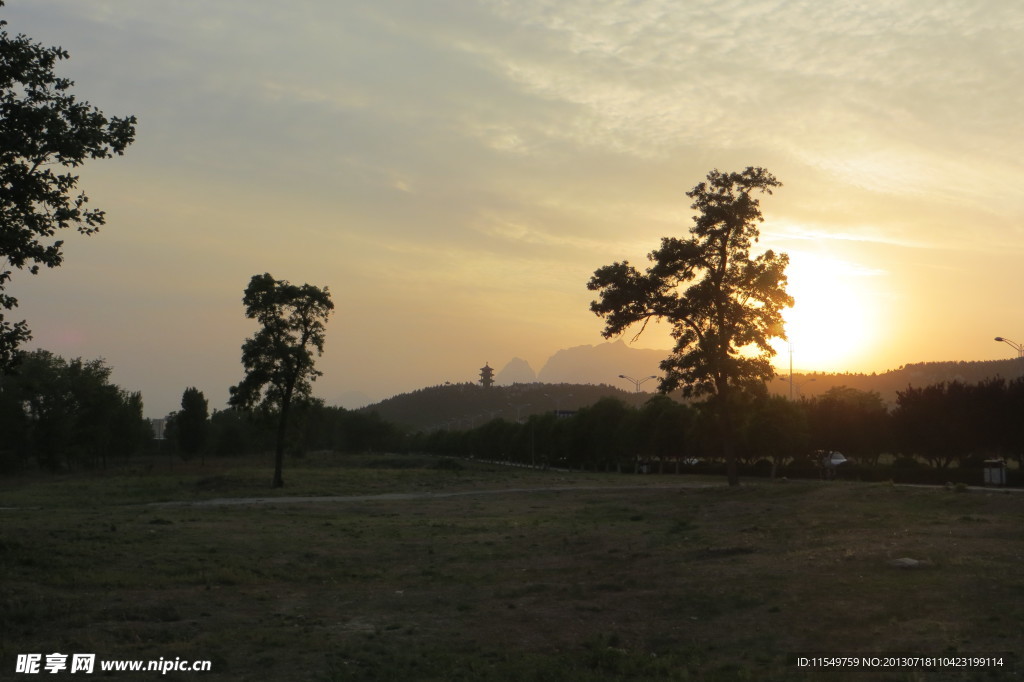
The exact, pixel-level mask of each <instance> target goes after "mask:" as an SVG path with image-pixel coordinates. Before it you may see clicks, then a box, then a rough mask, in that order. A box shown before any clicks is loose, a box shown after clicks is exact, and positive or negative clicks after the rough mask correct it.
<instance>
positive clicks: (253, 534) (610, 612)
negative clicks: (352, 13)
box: [0, 455, 1024, 681]
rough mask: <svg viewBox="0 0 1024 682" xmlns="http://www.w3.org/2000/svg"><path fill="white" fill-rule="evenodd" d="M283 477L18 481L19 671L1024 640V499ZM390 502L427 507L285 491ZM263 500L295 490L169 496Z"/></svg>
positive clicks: (1, 633)
mask: <svg viewBox="0 0 1024 682" xmlns="http://www.w3.org/2000/svg"><path fill="white" fill-rule="evenodd" d="M268 457H269V456H268ZM267 463H268V462H267V461H264V460H260V461H242V460H239V459H235V460H211V461H208V463H207V465H206V466H205V467H201V466H199V465H198V464H197V463H195V462H184V463H183V462H180V461H177V460H173V459H171V460H164V463H161V462H149V463H148V468H147V467H146V466H140V467H138V468H137V470H135V471H131V470H122V471H120V472H119V473H108V474H102V475H101V474H95V475H79V476H75V477H70V476H39V477H31V478H21V479H15V480H11V479H7V480H5V481H4V482H3V484H2V487H0V507H3V509H2V510H0V514H2V518H3V525H2V530H0V571H2V574H3V576H4V580H3V582H2V586H0V664H2V665H3V666H4V670H5V672H6V673H8V674H9V673H10V671H11V670H12V669H13V661H14V657H15V655H16V654H18V653H25V652H33V651H38V652H44V653H49V652H52V651H62V652H66V653H70V652H95V653H97V654H98V655H99V656H100V657H101V658H106V659H112V658H132V659H158V658H160V657H163V658H165V659H168V658H170V659H173V658H174V657H176V656H180V657H181V658H183V659H185V658H187V659H209V660H212V661H213V668H214V669H213V672H212V673H204V674H203V675H202V676H203V678H204V679H210V680H246V679H250V680H257V679H260V680H263V679H276V680H322V681H330V680H346V681H347V680H408V679H416V680H523V679H531V680H532V679H537V680H568V679H572V680H627V679H635V680H651V679H663V680H755V679H756V680H789V679H797V680H801V679H806V680H813V679H823V675H822V671H820V670H818V671H804V672H801V671H799V670H798V669H797V668H796V666H795V665H794V664H793V663H792V662H791V661H789V660H788V658H787V657H788V656H789V655H791V654H794V653H797V652H816V653H819V654H820V653H828V652H832V653H840V652H842V653H855V652H859V653H877V652H907V653H917V654H929V655H931V654H941V653H948V654H953V653H960V654H965V653H981V652H985V653H993V652H1019V651H1021V650H1022V647H1024V635H1022V631H1021V629H1020V627H1019V624H1020V622H1021V620H1022V619H1024V598H1022V597H1024V577H1022V575H1021V573H1020V571H1019V561H1020V556H1021V554H1022V553H1024V536H1022V535H1021V533H1020V528H1021V524H1022V523H1024V497H1021V496H1020V495H1019V494H1015V493H1007V492H980V491H977V490H968V491H966V492H960V493H958V492H956V491H955V490H954V489H950V490H946V489H942V488H935V489H917V488H901V487H894V486H891V485H888V484H857V483H843V482H832V483H827V484H826V483H817V482H813V483H811V482H806V483H801V482H788V483H787V482H778V483H764V484H760V485H746V486H741V487H739V488H729V487H726V486H723V485H720V484H718V483H717V481H718V480H720V479H715V481H716V483H715V484H709V482H708V481H709V479H691V478H690V477H674V478H672V479H666V478H664V477H654V476H633V477H623V476H609V475H603V474H594V473H591V474H581V473H558V472H551V471H549V472H542V471H535V470H529V469H506V468H502V467H497V466H488V465H484V464H480V463H472V462H467V461H463V460H444V459H439V458H434V457H425V456H423V457H406V456H400V455H381V456H360V457H338V456H332V457H329V456H326V455H324V456H316V457H307V458H303V459H298V460H295V461H294V462H292V463H290V464H289V470H290V471H291V472H292V474H291V476H290V481H289V485H290V488H289V489H288V490H287V491H286V492H285V491H281V490H268V489H267V488H266V481H265V476H266V467H267ZM669 481H671V482H672V483H673V484H676V485H681V484H689V483H692V484H700V485H705V486H707V487H694V488H673V487H666V485H665V484H666V483H667V482H669ZM624 485H631V486H636V487H635V488H631V489H623V488H622V486H624ZM569 487H576V488H578V489H577V490H565V488H569ZM534 488H537V489H541V488H550V489H549V490H538V491H534V492H531V491H530V489H534ZM513 489H514V490H517V492H511V491H512V490H513ZM495 490H506V491H510V492H505V493H493V492H491V493H487V492H486V491H495ZM471 491H480V494H464V495H453V496H445V495H443V494H442V493H445V492H471ZM383 493H406V494H409V495H411V497H409V498H407V499H403V498H399V497H396V496H394V495H392V496H390V497H387V498H383V499H371V500H335V501H321V502H314V503H296V502H291V503H286V500H285V499H283V498H284V497H285V496H286V495H373V494H383ZM250 497H266V498H273V497H281V498H282V499H280V500H279V501H274V500H273V499H270V500H269V501H267V502H263V503H258V504H257V503H250V504H235V505H220V504H205V505H204V504H173V505H151V504H148V503H149V502H150V501H173V500H182V501H202V500H215V499H218V498H250ZM904 557H907V558H912V559H915V560H918V561H920V562H921V563H920V564H918V566H917V567H914V568H898V567H895V566H894V565H892V564H891V562H892V561H893V560H895V559H900V558H904ZM1009 662H1012V661H1011V660H1010V659H1008V663H1009ZM1007 676H1008V673H1007V670H1006V669H1005V668H1004V669H1003V670H1000V671H998V673H997V674H995V675H992V674H991V673H988V672H978V671H974V672H973V674H972V673H966V674H965V673H963V671H958V672H954V671H916V672H911V671H902V672H899V671H893V672H891V673H890V674H888V675H887V676H872V675H870V674H868V675H865V673H863V671H858V672H855V673H852V674H849V675H845V676H844V675H831V674H830V675H828V676H827V677H825V678H826V679H851V680H863V679H892V680H924V679H928V680H933V679H1001V678H1005V677H1007ZM167 678H168V679H176V678H174V677H173V675H169V676H167ZM26 679H27V678H26ZM179 679H185V678H184V677H180V678H179Z"/></svg>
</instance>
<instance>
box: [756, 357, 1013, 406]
mask: <svg viewBox="0 0 1024 682" xmlns="http://www.w3.org/2000/svg"><path fill="white" fill-rule="evenodd" d="M1021 376H1024V358H1013V359H1009V360H987V361H962V362H918V363H912V364H909V365H903V366H902V367H900V368H898V369H894V370H890V371H888V372H884V373H882V374H875V373H872V374H852V373H848V372H844V373H828V372H811V373H801V372H794V373H793V397H794V398H797V399H799V398H801V397H803V398H813V397H815V396H819V395H821V394H823V393H825V392H826V391H828V390H829V389H830V388H833V387H835V386H848V387H849V388H855V389H857V390H860V391H873V392H875V393H878V394H879V395H881V396H882V400H884V401H885V402H886V404H888V405H890V406H893V405H895V404H896V393H897V391H904V390H906V389H907V387H908V386H914V387H917V388H920V387H923V386H930V385H932V384H939V383H950V382H953V381H959V382H961V383H965V384H977V383H980V382H983V381H985V380H988V379H996V378H1002V379H1006V380H1007V381H1010V380H1013V379H1017V378H1018V377H1021ZM768 389H769V391H770V392H771V393H774V394H778V395H789V391H790V385H789V377H788V375H780V376H779V377H776V379H775V380H774V381H771V382H769V384H768Z"/></svg>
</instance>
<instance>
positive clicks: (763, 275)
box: [587, 167, 793, 484]
mask: <svg viewBox="0 0 1024 682" xmlns="http://www.w3.org/2000/svg"><path fill="white" fill-rule="evenodd" d="M780 185H781V183H780V182H779V181H778V180H776V179H775V177H774V176H772V175H771V174H770V173H769V172H768V171H767V170H765V169H763V168H754V167H749V168H747V169H746V170H744V171H743V172H742V173H721V172H719V171H717V170H714V171H711V172H710V173H708V176H707V180H706V181H705V182H701V183H699V184H698V185H697V186H696V187H694V188H693V190H691V191H690V192H687V196H688V197H690V198H691V199H693V202H694V203H693V204H692V205H691V208H693V209H695V210H697V211H698V212H699V215H697V216H695V217H694V226H693V227H692V228H691V230H690V233H691V235H692V236H691V237H690V238H689V239H678V238H674V237H665V238H663V239H662V241H661V248H659V249H657V250H655V251H653V252H652V253H651V254H650V255H649V256H648V259H649V260H650V261H651V263H652V265H651V266H650V267H649V268H648V269H647V271H646V272H645V273H641V272H640V271H638V270H637V269H636V268H634V267H633V266H632V265H630V264H629V262H628V261H623V262H620V263H613V264H612V265H607V266H604V267H602V268H599V269H598V270H597V271H596V272H595V273H594V275H593V277H592V278H591V279H590V281H589V282H588V284H587V288H588V289H590V290H591V291H597V292H599V299H598V300H595V301H593V302H592V303H591V306H590V309H591V310H592V311H593V312H594V313H595V314H596V315H598V316H600V317H603V318H604V319H605V328H604V330H603V332H602V333H603V335H604V336H605V337H606V338H609V337H612V336H617V335H619V334H622V333H623V332H624V331H625V330H626V329H628V328H630V327H632V326H634V325H636V324H639V325H641V328H640V331H639V332H638V333H637V336H639V335H640V334H641V333H643V330H644V328H645V327H646V325H647V324H648V323H649V322H650V321H651V320H663V321H666V322H668V323H669V324H670V325H671V329H672V336H673V337H674V338H675V347H674V348H673V351H672V354H671V355H670V356H669V357H668V358H666V359H665V360H664V361H663V362H662V363H661V368H662V370H664V372H665V376H664V377H663V378H662V379H661V383H660V389H661V390H662V391H671V390H675V389H677V388H682V390H683V394H684V395H686V396H700V395H713V396H715V398H716V399H717V401H718V402H719V403H720V408H719V412H718V413H719V415H720V418H721V419H722V422H723V423H722V433H723V436H724V437H723V452H724V453H725V456H726V459H727V460H728V461H729V463H730V473H729V479H730V483H731V484H735V483H737V482H738V480H737V479H736V475H735V459H734V453H733V450H732V443H731V440H730V438H731V433H732V431H733V426H734V425H733V424H732V423H731V418H732V416H733V411H734V407H733V406H732V405H731V403H730V401H731V400H733V398H732V394H733V393H734V391H735V390H737V389H739V390H742V389H746V388H752V387H760V386H763V382H764V381H766V380H768V379H771V378H772V377H773V376H774V374H775V372H774V370H773V369H772V366H771V363H770V358H771V356H772V355H774V350H773V349H772V348H771V346H770V345H769V339H771V338H772V337H781V338H785V335H784V332H783V329H782V310H783V309H784V308H786V307H788V306H791V305H792V304H793V299H792V297H790V296H789V295H788V294H787V293H786V290H785V285H786V275H785V269H786V266H787V264H788V263H789V258H788V256H786V255H785V254H776V253H775V252H773V251H771V250H768V251H765V252H764V253H763V254H761V255H760V256H757V257H755V258H751V255H750V250H751V248H752V246H753V244H754V243H755V242H757V240H758V238H759V235H760V231H759V229H758V223H760V222H762V221H763V220H764V219H763V217H762V216H761V210H760V202H759V200H758V199H757V198H756V197H754V196H753V194H754V193H755V192H762V193H767V194H771V193H772V189H773V188H775V187H779V186H780Z"/></svg>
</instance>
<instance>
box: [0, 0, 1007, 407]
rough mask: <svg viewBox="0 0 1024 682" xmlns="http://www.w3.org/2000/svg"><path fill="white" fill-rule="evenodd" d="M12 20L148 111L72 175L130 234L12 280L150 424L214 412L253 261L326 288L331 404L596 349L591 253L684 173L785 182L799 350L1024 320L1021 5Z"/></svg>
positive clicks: (776, 217)
mask: <svg viewBox="0 0 1024 682" xmlns="http://www.w3.org/2000/svg"><path fill="white" fill-rule="evenodd" d="M0 15H2V16H3V17H4V18H6V19H7V20H8V21H9V25H8V27H7V29H8V31H9V32H11V33H19V32H24V33H26V34H28V35H29V36H31V37H32V38H33V39H35V40H37V41H39V42H42V43H43V44H46V45H60V46H62V47H64V48H65V49H66V50H68V51H69V52H70V53H71V59H70V61H66V62H64V63H63V64H62V65H61V73H62V74H64V75H67V76H69V77H71V78H73V79H74V80H76V81H77V86H76V90H75V92H76V94H77V95H78V96H79V97H80V98H82V99H86V100H89V101H90V102H92V103H93V104H95V105H97V106H99V107H100V108H101V109H103V111H104V112H105V113H107V114H108V115H127V114H135V115H136V116H137V117H138V118H139V125H138V133H137V141H136V143H135V144H134V145H133V146H132V147H131V148H129V150H128V153H127V154H126V155H125V156H124V157H122V158H118V159H114V160H108V161H101V162H94V163H92V164H91V165H89V166H86V167H85V168H84V169H83V172H82V182H81V187H82V188H83V189H84V190H85V191H86V192H87V193H88V194H89V196H90V198H91V200H92V203H93V204H94V205H95V206H97V207H100V208H103V209H105V210H106V211H107V226H106V227H105V228H104V229H103V230H102V231H101V232H100V233H99V234H98V235H96V236H94V237H90V238H85V237H80V236H77V235H74V234H68V235H67V243H66V261H65V264H64V265H63V266H62V267H61V268H59V269H57V270H52V271H46V272H43V273H41V274H40V275H38V276H36V277H31V276H29V275H27V274H19V275H16V278H15V282H14V285H13V286H12V290H13V293H15V294H16V295H17V296H19V297H20V299H21V308H20V310H19V312H20V313H21V315H22V316H24V317H25V318H27V319H28V321H29V323H30V326H31V327H32V329H33V330H34V332H35V339H34V341H33V344H32V345H33V346H41V347H44V348H46V349H48V350H52V351H54V352H56V353H59V354H62V355H64V356H67V357H74V356H82V357H86V358H95V357H104V358H106V359H107V361H108V362H109V363H110V365H111V366H113V368H114V374H113V380H114V381H115V382H116V383H118V384H120V385H121V386H123V387H124V388H127V389H130V390H141V391H142V392H143V397H144V400H145V403H146V412H147V415H148V416H161V415H163V414H165V413H166V412H168V411H169V410H172V409H176V408H177V406H178V403H179V401H180V398H181V393H182V391H183V390H184V389H185V388H186V387H187V386H193V385H194V386H197V387H199V388H200V389H201V390H202V391H204V393H205V394H206V395H207V397H208V398H209V399H210V403H211V407H216V408H221V407H223V405H224V402H225V401H226V399H227V389H228V386H230V385H231V384H234V383H237V382H238V381H239V380H240V379H241V372H242V370H241V363H240V346H241V344H242V342H243V341H244V339H245V338H246V336H248V335H250V334H251V333H252V332H253V331H254V329H255V328H254V326H253V323H251V322H250V321H248V320H246V319H245V318H244V314H243V307H242V303H241V297H242V291H243V289H244V288H245V286H246V284H247V283H248V281H249V278H250V277H251V276H252V275H253V274H257V273H263V272H270V273H271V274H272V275H274V276H275V277H277V278H279V279H288V280H290V281H292V282H294V283H303V282H309V283H311V284H316V285H320V286H323V285H327V286H329V287H330V289H331V292H332V294H333V297H334V301H335V305H336V313H335V316H334V317H333V318H332V321H331V323H330V326H329V330H328V338H327V349H326V353H325V355H324V356H323V358H322V359H321V361H320V365H319V366H320V368H321V369H322V370H323V371H324V373H325V375H324V377H322V378H321V379H320V381H318V382H317V387H316V392H317V394H318V395H320V396H321V397H323V398H324V399H326V400H327V401H328V402H329V403H332V402H336V401H338V400H340V399H341V398H342V396H343V395H344V394H345V393H346V392H348V391H361V392H363V393H366V394H367V395H368V396H370V397H371V398H374V399H379V398H382V397H386V396H388V395H391V394H394V393H396V392H401V391H405V390H410V389H414V388H419V387H422V386H426V385H432V384H438V383H443V382H445V381H453V382H454V381H467V380H475V379H476V375H477V369H478V368H479V367H481V366H482V365H483V364H484V362H489V363H490V364H491V366H493V367H496V368H498V369H500V368H501V367H502V366H503V365H504V364H505V363H506V362H507V361H508V360H509V359H511V358H512V357H514V356H520V357H523V358H525V359H527V360H528V361H529V362H530V363H531V364H532V365H533V367H534V369H539V368H540V365H542V364H543V362H544V360H545V359H546V358H547V357H548V356H549V355H551V354H552V353H554V352H555V351H556V350H558V349H560V348H565V347H570V346H576V345H581V344H593V343H600V342H601V338H600V334H599V333H600V330H601V326H602V325H601V321H600V320H599V319H598V318H596V317H595V316H594V315H593V314H592V313H590V311H589V310H588V304H589V302H590V300H591V299H592V298H593V295H592V294H591V293H590V292H588V291H587V290H586V282H587V280H588V279H589V277H590V275H591V274H592V273H593V271H594V270H595V269H596V268H598V267H600V266H602V265H606V264H608V263H611V262H613V261H616V260H622V259H629V260H630V261H631V262H634V263H636V264H638V265H643V264H644V263H645V259H644V257H645V255H646V254H647V253H648V252H649V251H651V250H652V249H653V248H655V247H656V246H657V245H658V240H659V239H660V238H661V237H662V236H665V235H678V236H685V235H686V234H687V231H688V229H689V227H690V224H691V215H692V211H691V210H690V208H689V200H688V199H687V197H686V196H685V192H686V191H687V190H689V189H690V188H691V187H693V185H695V184H696V183H697V182H699V181H701V180H702V179H703V177H704V175H705V174H706V173H707V172H708V171H709V170H710V169H712V168H719V169H721V170H724V171H732V170H742V169H743V168H744V167H746V166H748V165H760V166H764V167H766V168H768V169H769V170H770V171H772V172H773V173H774V174H775V175H776V176H777V177H778V178H779V179H780V180H781V181H782V182H783V183H784V187H782V188H781V189H779V190H778V191H777V192H776V194H775V195H774V196H772V197H767V198H765V199H764V200H763V201H762V209H763V211H764V214H765V218H766V222H765V224H764V226H763V232H762V237H763V238H762V241H761V244H762V246H764V247H771V248H776V249H779V250H782V251H785V252H787V253H789V254H790V256H791V259H792V267H791V270H790V279H791V286H790V291H791V293H792V294H793V295H794V296H795V297H796V299H797V305H796V308H795V309H794V310H793V311H791V313H790V315H789V317H790V319H791V325H790V336H791V340H792V342H793V351H794V353H793V355H794V364H795V366H796V367H797V369H807V370H815V369H816V370H854V371H879V372H881V371H885V370H887V369H892V368H895V367H898V366H900V365H902V364H904V363H908V362H918V361H925V360H986V359H995V358H1003V357H1008V356H1012V355H1013V354H1014V352H1013V350H1012V349H1011V348H1009V347H1008V346H1006V345H1003V344H999V343H996V342H994V341H993V337H994V336H997V335H1001V336H1008V337H1010V338H1012V339H1016V340H1018V341H1024V301H1022V286H1021V284H1022V277H1021V272H1020V269H1019V264H1020V262H1021V257H1022V255H1024V170H1022V159H1024V115H1022V114H1021V112H1022V111H1024V89H1022V87H1021V86H1022V85H1024V6H1019V5H1018V4H1017V3H1010V2H1005V0H972V2H969V3H968V2H953V1H943V0H895V1H888V2H862V3H852V2H848V1H843V2H838V1H836V2H833V1H830V0H804V1H793V2H787V1H782V0H771V1H760V2H759V1H753V0H748V1H729V0H714V1H713V2H712V1H710V0H709V1H704V0H699V1H696V0H682V1H680V0H633V1H628V0H605V1H590V2H584V1H581V0H580V1H577V0H557V2H556V1H550V2H546V1H541V0H452V1H447V0H432V1H431V2H424V1H423V0H374V1H373V2H362V1H355V0H352V1H338V0H293V1H292V2H288V3H282V2H270V1H267V0H245V1H244V2H243V1H241V0H218V1H217V2H209V1H200V0H177V1H176V2H156V1H155V0H90V1H89V2H82V1H81V0H8V2H7V5H6V6H5V7H4V8H2V9H0ZM19 319H20V318H19ZM635 345H637V346H640V347H660V346H661V345H664V346H666V347H667V342H666V341H665V339H663V338H661V337H659V336H657V334H651V335H650V336H645V337H643V338H641V340H640V341H639V342H638V343H637V344H635ZM780 362H781V363H783V364H788V353H784V354H783V355H780ZM610 380H613V378H610Z"/></svg>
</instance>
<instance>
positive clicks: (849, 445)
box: [807, 386, 890, 466]
mask: <svg viewBox="0 0 1024 682" xmlns="http://www.w3.org/2000/svg"><path fill="white" fill-rule="evenodd" d="M807 412H808V417H809V420H810V423H811V424H812V433H811V438H812V440H813V441H814V443H815V446H816V448H817V449H822V450H839V451H840V452H842V453H843V454H844V455H847V456H850V457H854V458H856V459H858V460H859V461H861V462H863V463H865V464H868V465H870V466H874V465H875V464H877V463H878V457H879V455H881V453H882V452H884V451H885V449H886V448H887V447H888V446H889V444H890V437H889V414H888V411H887V410H886V408H885V404H884V403H883V402H882V398H881V396H880V395H878V394H877V393H875V392H869V391H858V390H857V389H854V388H849V387H847V386H835V387H833V388H830V389H829V390H828V391H826V392H825V394H824V395H822V396H820V397H818V398H816V399H815V400H813V401H811V402H810V403H809V404H808V406H807Z"/></svg>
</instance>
